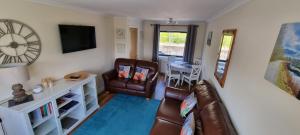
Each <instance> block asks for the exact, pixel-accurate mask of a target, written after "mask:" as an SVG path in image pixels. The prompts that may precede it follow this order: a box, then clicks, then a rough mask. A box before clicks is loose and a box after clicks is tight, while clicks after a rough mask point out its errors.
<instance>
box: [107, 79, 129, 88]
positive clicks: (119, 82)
mask: <svg viewBox="0 0 300 135" xmlns="http://www.w3.org/2000/svg"><path fill="white" fill-rule="evenodd" d="M127 82H128V79H124V78H118V77H117V78H114V79H112V80H110V81H109V86H110V87H114V88H126V84H127Z"/></svg>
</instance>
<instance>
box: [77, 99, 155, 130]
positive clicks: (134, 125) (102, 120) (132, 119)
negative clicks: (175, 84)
mask: <svg viewBox="0 0 300 135" xmlns="http://www.w3.org/2000/svg"><path fill="white" fill-rule="evenodd" d="M159 103H160V101H158V100H153V99H152V100H150V101H147V100H146V99H145V98H144V97H136V96H130V95H123V94H117V95H116V96H114V97H113V98H112V99H111V100H110V101H109V102H108V103H107V104H106V105H105V106H104V108H101V109H100V110H99V111H98V112H97V113H96V114H95V115H93V116H92V117H91V118H90V119H88V120H87V121H86V122H85V123H83V124H82V125H81V126H80V127H79V128H78V129H76V130H75V132H73V135H149V133H150V130H151V128H152V125H153V123H154V120H155V115H156V111H157V109H158V106H159Z"/></svg>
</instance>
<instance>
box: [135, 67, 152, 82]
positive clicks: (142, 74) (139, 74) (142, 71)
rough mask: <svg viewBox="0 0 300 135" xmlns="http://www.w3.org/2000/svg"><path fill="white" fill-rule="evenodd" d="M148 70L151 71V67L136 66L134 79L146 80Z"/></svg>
mask: <svg viewBox="0 0 300 135" xmlns="http://www.w3.org/2000/svg"><path fill="white" fill-rule="evenodd" d="M148 72H149V69H147V68H141V67H136V68H135V73H134V76H133V80H136V81H146V79H147V75H148Z"/></svg>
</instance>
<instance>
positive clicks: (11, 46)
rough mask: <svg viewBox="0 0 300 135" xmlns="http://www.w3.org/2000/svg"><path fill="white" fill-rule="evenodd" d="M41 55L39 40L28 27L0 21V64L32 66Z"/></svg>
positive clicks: (22, 24) (17, 22)
mask: <svg viewBox="0 0 300 135" xmlns="http://www.w3.org/2000/svg"><path fill="white" fill-rule="evenodd" d="M40 53H41V40H40V38H39V36H38V34H37V33H36V32H35V31H34V30H33V29H32V28H31V27H29V26H28V25H26V24H24V23H21V22H19V21H15V20H7V19H0V64H9V63H28V64H32V63H33V62H34V61H35V60H36V59H37V58H38V57H39V56H40Z"/></svg>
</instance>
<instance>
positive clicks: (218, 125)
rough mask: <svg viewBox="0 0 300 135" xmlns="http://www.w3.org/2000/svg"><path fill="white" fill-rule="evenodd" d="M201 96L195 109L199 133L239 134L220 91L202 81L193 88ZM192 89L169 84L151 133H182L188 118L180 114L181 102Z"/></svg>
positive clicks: (169, 134)
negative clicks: (185, 119) (178, 87)
mask: <svg viewBox="0 0 300 135" xmlns="http://www.w3.org/2000/svg"><path fill="white" fill-rule="evenodd" d="M192 90H193V91H194V94H195V96H196V97H197V105H196V106H195V107H194V109H193V110H192V111H193V112H194V115H195V123H196V124H195V125H196V128H195V135H237V132H236V130H235V128H234V126H233V124H232V122H231V120H230V116H229V115H228V113H227V110H226V108H225V106H224V104H223V103H222V101H221V100H220V98H219V96H218V94H217V92H216V91H215V89H214V88H212V87H211V85H209V84H208V82H206V81H201V83H200V84H197V85H196V86H194V87H193V89H192ZM189 94H190V93H189V92H188V90H182V89H177V88H170V87H167V88H166V92H165V98H164V99H163V101H162V102H161V104H160V106H159V109H158V111H157V114H156V120H155V123H154V125H153V127H152V130H151V133H150V135H179V134H180V131H181V128H182V125H183V123H184V119H183V118H182V117H181V116H180V104H181V102H182V101H183V100H184V98H185V97H186V96H188V95H189Z"/></svg>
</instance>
